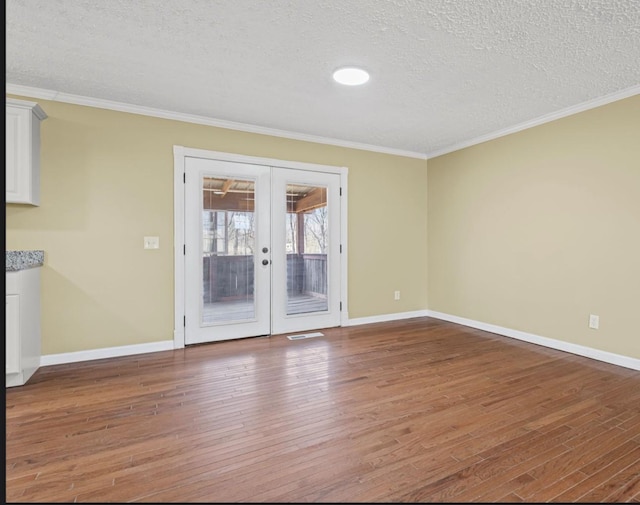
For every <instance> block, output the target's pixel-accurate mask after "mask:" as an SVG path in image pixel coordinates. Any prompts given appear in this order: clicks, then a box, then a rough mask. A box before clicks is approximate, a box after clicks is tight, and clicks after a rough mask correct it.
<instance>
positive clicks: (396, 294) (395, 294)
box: [393, 291, 400, 300]
mask: <svg viewBox="0 0 640 505" xmlns="http://www.w3.org/2000/svg"><path fill="white" fill-rule="evenodd" d="M393 299H394V300H400V291H395V292H394V293H393Z"/></svg>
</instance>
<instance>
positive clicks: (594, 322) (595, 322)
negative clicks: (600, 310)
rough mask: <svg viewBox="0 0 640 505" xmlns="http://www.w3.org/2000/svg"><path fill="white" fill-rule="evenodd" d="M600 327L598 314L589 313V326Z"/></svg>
mask: <svg viewBox="0 0 640 505" xmlns="http://www.w3.org/2000/svg"><path fill="white" fill-rule="evenodd" d="M599 327H600V316H596V315H595V314H589V328H593V329H594V330H597V329H598V328H599Z"/></svg>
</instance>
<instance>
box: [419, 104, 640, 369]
mask: <svg viewBox="0 0 640 505" xmlns="http://www.w3.org/2000/svg"><path fill="white" fill-rule="evenodd" d="M428 174H429V175H428V216H429V217H428V230H429V261H428V264H429V268H428V272H429V289H428V293H429V309H431V310H435V311H439V312H444V313H447V314H450V315H455V316H460V317H464V318H469V319H473V320H476V321H481V322H484V323H490V324H495V325H498V326H503V327H506V328H510V329H515V330H520V331H525V332H528V333H532V334H535V335H539V336H544V337H549V338H553V339H557V340H562V341H566V342H569V343H573V344H579V345H583V346H588V347H592V348H595V349H600V350H604V351H609V352H613V353H617V354H622V355H625V356H630V357H634V358H640V324H639V321H638V314H639V313H640V96H634V97H631V98H627V99H625V100H621V101H618V102H615V103H612V104H609V105H606V106H602V107H598V108H595V109H592V110H590V111H587V112H583V113H580V114H576V115H574V116H571V117H567V118H564V119H560V120H557V121H554V122H551V123H547V124H544V125H541V126H538V127H535V128H531V129H529V130H525V131H522V132H518V133H515V134H512V135H509V136H506V137H502V138H500V139H497V140H493V141H490V142H485V143H483V144H479V145H476V146H473V147H469V148H466V149H462V150H460V151H457V152H454V153H451V154H447V155H443V156H440V157H438V158H434V159H430V160H429V161H428ZM589 314H597V315H599V316H600V329H599V330H597V331H596V330H592V329H589V327H588V319H589Z"/></svg>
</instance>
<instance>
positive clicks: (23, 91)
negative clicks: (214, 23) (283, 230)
mask: <svg viewBox="0 0 640 505" xmlns="http://www.w3.org/2000/svg"><path fill="white" fill-rule="evenodd" d="M5 92H6V93H7V94H11V95H20V96H26V97H31V98H40V99H42V100H50V101H53V102H63V103H70V104H74V105H84V106H87V107H96V108H99V109H109V110H115V111H119V112H128V113H130V114H140V115H143V116H151V117H158V118H162V119H170V120H173V121H183V122H185V123H195V124H201V125H206V126H214V127H216V128H225V129H227V130H238V131H242V132H247V133H257V134H259V135H270V136H272V137H283V138H288V139H292V140H301V141H304V142H313V143H316V144H326V145H332V146H337V147H346V148H348V149H359V150H363V151H372V152H377V153H382V154H391V155H393V156H404V157H407V158H418V159H422V160H426V159H427V155H426V154H424V153H418V152H414V151H405V150H402V149H394V148H390V147H383V146H375V145H371V144H363V143H359V142H350V141H347V140H340V139H333V138H329V137H321V136H317V135H308V134H305V133H297V132H290V131H286V130H278V129H276V128H267V127H264V126H256V125H251V124H246V123H236V122H234V121H226V120H223V119H215V118H210V117H206V116H198V115H194V114H182V113H179V112H172V111H167V110H161V109H154V108H151V107H144V106H141V105H132V104H128V103H123V102H113V101H111V100H101V99H98V98H91V97H87V96H80V95H72V94H69V93H62V92H59V91H54V90H48V89H41V88H32V87H29V86H21V85H18V84H9V83H7V84H6V87H5Z"/></svg>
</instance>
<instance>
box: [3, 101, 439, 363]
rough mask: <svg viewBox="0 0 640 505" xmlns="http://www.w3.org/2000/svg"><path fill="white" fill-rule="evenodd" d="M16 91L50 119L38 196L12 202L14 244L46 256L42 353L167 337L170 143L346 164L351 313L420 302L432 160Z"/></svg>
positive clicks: (414, 306) (9, 222)
mask: <svg viewBox="0 0 640 505" xmlns="http://www.w3.org/2000/svg"><path fill="white" fill-rule="evenodd" d="M14 98H24V99H27V100H32V101H37V102H38V103H39V104H40V106H41V107H42V108H43V109H44V111H45V112H46V113H47V115H48V118H47V119H46V120H45V121H44V122H43V123H42V147H41V151H42V152H41V154H42V161H41V165H42V173H41V177H42V186H41V190H42V197H41V205H40V207H31V206H22V205H11V204H7V206H6V239H7V246H6V248H7V249H43V250H44V251H45V266H44V268H43V270H42V351H43V354H44V355H48V354H57V353H67V352H74V351H84V350H93V349H100V348H108V347H114V346H126V345H132V344H144V343H151V342H158V341H163V340H172V339H173V327H174V321H173V280H174V272H173V146H174V145H183V146H185V147H194V148H200V149H209V150H215V151H225V152H233V153H240V154H244V155H249V156H260V157H268V158H276V159H283V160H295V161H303V162H311V163H320V164H326V165H336V166H346V167H348V169H349V179H348V186H349V195H348V203H349V207H348V246H349V250H348V254H349V256H348V259H349V263H348V269H349V275H348V282H349V299H348V304H349V316H350V318H359V317H368V316H378V315H386V314H392V313H398V312H408V311H415V310H423V309H425V308H426V306H427V265H426V262H425V257H426V254H427V218H426V208H427V191H426V183H427V173H426V163H427V162H426V161H425V160H419V159H413V158H406V157H400V156H392V155H386V154H380V153H373V152H368V151H361V150H356V149H347V148H342V147H336V146H328V145H321V144H314V143H309V142H302V141H296V140H290V139H284V138H278V137H270V136H265V135H257V134H251V133H243V132H239V131H234V130H225V129H220V128H213V127H208V126H202V125H195V124H190V123H182V122H177V121H169V120H164V119H158V118H152V117H146V116H139V115H134V114H127V113H122V112H115V111H109V110H103V109H97V108H92V107H84V106H78V105H70V104H64V103H59V102H53V101H47V100H39V99H38V100H34V99H30V98H29V97H18V96H14ZM145 235H158V236H159V237H160V249H159V250H144V249H143V248H142V240H143V236H145ZM394 290H400V291H401V292H402V298H401V300H400V301H394V300H393V291H394Z"/></svg>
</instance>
